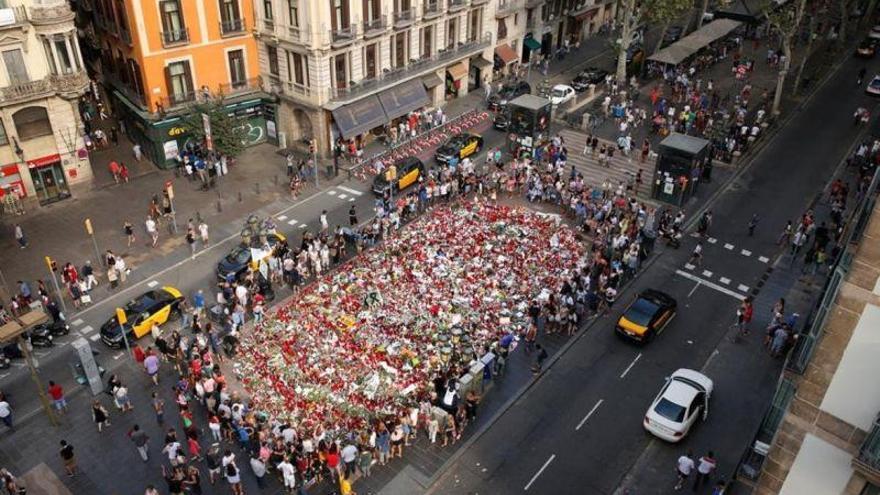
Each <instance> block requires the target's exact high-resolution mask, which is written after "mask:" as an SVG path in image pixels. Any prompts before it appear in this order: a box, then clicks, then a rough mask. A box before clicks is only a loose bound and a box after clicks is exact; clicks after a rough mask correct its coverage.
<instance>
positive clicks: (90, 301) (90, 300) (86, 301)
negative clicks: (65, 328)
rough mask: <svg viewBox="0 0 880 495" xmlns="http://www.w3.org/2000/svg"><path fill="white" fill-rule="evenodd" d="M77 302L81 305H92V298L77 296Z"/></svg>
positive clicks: (85, 295) (86, 295) (84, 295)
mask: <svg viewBox="0 0 880 495" xmlns="http://www.w3.org/2000/svg"><path fill="white" fill-rule="evenodd" d="M79 300H80V302H81V303H83V304H91V303H92V296H90V295H88V294H85V293H84V294H83V295H81V296H79Z"/></svg>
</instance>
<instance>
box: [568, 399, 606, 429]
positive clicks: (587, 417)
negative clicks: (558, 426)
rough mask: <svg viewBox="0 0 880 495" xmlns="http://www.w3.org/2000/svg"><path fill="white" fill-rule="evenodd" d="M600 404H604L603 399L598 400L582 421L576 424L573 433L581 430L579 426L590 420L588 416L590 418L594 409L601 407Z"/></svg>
mask: <svg viewBox="0 0 880 495" xmlns="http://www.w3.org/2000/svg"><path fill="white" fill-rule="evenodd" d="M602 402H604V399H599V402H597V403H596V405H595V406H593V408H592V409H590V412H588V413H587V415H586V416H584V419H582V420H581V422H580V423H578V425H577V426H576V427H575V429H574V431H578V430H580V429H581V426H584V423H586V422H587V420H588V419H590V416H592V415H593V413H594V412H596V409H599V406H601V405H602Z"/></svg>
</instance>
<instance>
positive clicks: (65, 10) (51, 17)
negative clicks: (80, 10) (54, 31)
mask: <svg viewBox="0 0 880 495" xmlns="http://www.w3.org/2000/svg"><path fill="white" fill-rule="evenodd" d="M75 16H76V14H74V13H73V10H71V9H70V5H69V4H68V3H67V2H66V1H58V2H56V3H51V4H48V5H45V4H39V3H34V4H33V5H31V8H30V15H29V16H28V17H29V18H30V21H31V22H32V23H34V24H38V25H42V24H58V23H61V22H65V21H72V20H73V18H74V17H75Z"/></svg>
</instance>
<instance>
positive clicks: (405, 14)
mask: <svg viewBox="0 0 880 495" xmlns="http://www.w3.org/2000/svg"><path fill="white" fill-rule="evenodd" d="M415 20H416V9H412V8H410V9H404V10H398V11H397V12H395V13H394V27H404V26H409V25H410V24H412V23H413V21H415Z"/></svg>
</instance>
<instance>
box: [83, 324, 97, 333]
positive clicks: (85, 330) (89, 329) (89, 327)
mask: <svg viewBox="0 0 880 495" xmlns="http://www.w3.org/2000/svg"><path fill="white" fill-rule="evenodd" d="M79 331H80V333H82V334H83V335H88V334H90V333H92V332H94V331H95V329H94V328H92V326H91V325H86V326H84V327H82V328H80V329H79Z"/></svg>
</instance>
